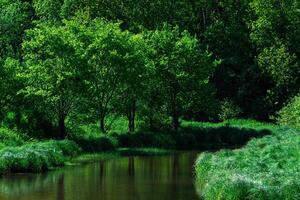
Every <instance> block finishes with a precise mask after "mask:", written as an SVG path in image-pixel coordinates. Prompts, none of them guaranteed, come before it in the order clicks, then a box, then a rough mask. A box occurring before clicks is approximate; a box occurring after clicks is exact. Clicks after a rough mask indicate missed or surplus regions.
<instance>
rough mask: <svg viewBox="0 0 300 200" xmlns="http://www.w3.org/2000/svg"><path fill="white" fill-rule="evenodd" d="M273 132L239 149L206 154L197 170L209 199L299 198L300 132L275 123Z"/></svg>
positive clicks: (206, 196)
mask: <svg viewBox="0 0 300 200" xmlns="http://www.w3.org/2000/svg"><path fill="white" fill-rule="evenodd" d="M272 131H273V134H272V135H270V136H266V137H264V138H261V139H253V140H252V141H250V142H249V144H248V145H247V146H245V147H244V148H242V149H240V150H234V151H229V150H224V151H220V152H218V153H203V154H201V155H200V157H199V158H198V160H197V162H196V165H195V169H196V175H197V181H196V182H197V185H198V191H199V193H200V194H201V196H202V197H204V199H206V200H227V199H228V200H239V199H248V200H252V199H253V200H256V199H258V200H264V199H266V200H267V199H268V200H269V199H270V200H272V199H286V200H289V199H291V200H292V199H300V183H299V178H300V164H299V163H300V135H299V133H298V132H297V131H296V130H294V129H289V128H280V127H277V128H276V127H275V126H272Z"/></svg>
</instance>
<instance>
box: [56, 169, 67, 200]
mask: <svg viewBox="0 0 300 200" xmlns="http://www.w3.org/2000/svg"><path fill="white" fill-rule="evenodd" d="M56 199H57V200H64V199H65V176H64V174H61V175H60V176H59V178H58V183H57V197H56Z"/></svg>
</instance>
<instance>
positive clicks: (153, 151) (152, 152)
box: [117, 148, 174, 156]
mask: <svg viewBox="0 0 300 200" xmlns="http://www.w3.org/2000/svg"><path fill="white" fill-rule="evenodd" d="M117 152H118V153H119V154H120V155H121V156H163V155H170V154H172V153H174V151H172V150H166V149H158V148H120V149H118V150H117Z"/></svg>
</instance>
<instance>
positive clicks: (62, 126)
mask: <svg viewBox="0 0 300 200" xmlns="http://www.w3.org/2000/svg"><path fill="white" fill-rule="evenodd" d="M58 128H59V139H62V140H63V139H65V138H66V137H67V131H66V126H65V115H64V114H60V115H59V120H58Z"/></svg>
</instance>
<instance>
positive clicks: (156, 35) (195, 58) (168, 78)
mask: <svg viewBox="0 0 300 200" xmlns="http://www.w3.org/2000/svg"><path fill="white" fill-rule="evenodd" d="M148 38H149V39H148V41H147V42H148V44H149V46H150V47H151V48H152V49H153V55H152V59H153V60H154V66H155V76H158V77H160V81H161V83H162V84H161V85H162V90H163V92H162V93H164V94H166V98H167V106H168V108H169V111H170V115H171V117H172V127H173V129H174V130H177V129H178V128H179V118H180V116H181V114H182V103H183V102H186V100H188V99H189V98H190V97H191V96H190V95H191V91H201V88H202V87H206V86H207V85H209V78H210V76H211V75H212V73H213V72H214V70H215V67H216V65H217V62H216V61H214V60H213V59H212V58H211V54H210V53H208V52H207V51H203V50H201V48H200V45H199V42H198V40H197V39H196V38H195V37H192V36H191V35H190V34H189V33H188V32H186V31H185V32H180V31H179V29H178V28H171V27H170V26H167V25H165V26H164V28H163V29H162V30H156V31H153V32H151V33H150V34H149V36H148Z"/></svg>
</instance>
